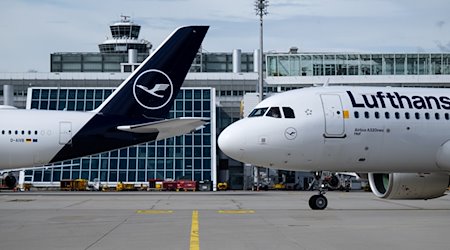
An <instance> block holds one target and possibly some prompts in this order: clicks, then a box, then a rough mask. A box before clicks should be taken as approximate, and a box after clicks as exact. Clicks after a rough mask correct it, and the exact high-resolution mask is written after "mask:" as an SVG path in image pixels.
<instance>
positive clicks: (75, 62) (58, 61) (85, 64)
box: [50, 53, 149, 72]
mask: <svg viewBox="0 0 450 250" xmlns="http://www.w3.org/2000/svg"><path fill="white" fill-rule="evenodd" d="M148 55H149V54H148V53H138V54H137V62H138V63H141V62H143V61H144V60H145V58H147V56H148ZM127 62H128V54H127V53H108V54H105V53H103V54H102V53H53V54H50V72H120V64H121V63H127Z"/></svg>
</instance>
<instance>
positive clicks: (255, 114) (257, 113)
mask: <svg viewBox="0 0 450 250" xmlns="http://www.w3.org/2000/svg"><path fill="white" fill-rule="evenodd" d="M266 110H267V108H258V109H254V110H253V111H252V112H251V113H250V115H248V117H258V116H263V115H264V113H266Z"/></svg>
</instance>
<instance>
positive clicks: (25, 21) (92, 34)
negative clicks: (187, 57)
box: [0, 0, 450, 72]
mask: <svg viewBox="0 0 450 250" xmlns="http://www.w3.org/2000/svg"><path fill="white" fill-rule="evenodd" d="M253 4H254V0H221V1H218V0H129V1H127V0H96V1H92V0H0V30H1V33H0V34H1V36H0V45H1V46H0V56H1V59H0V72H27V71H29V70H37V71H39V72H49V70H50V53H52V52H97V51H98V46H97V45H98V43H101V42H102V41H104V40H105V38H106V36H110V32H109V25H110V24H111V23H113V22H114V21H118V20H119V19H120V17H119V16H120V15H121V14H124V15H130V16H132V20H133V21H134V22H136V23H139V24H141V25H142V28H141V34H140V38H144V39H147V40H149V41H150V42H151V43H153V45H154V47H155V48H156V47H157V46H158V45H159V43H160V42H162V41H163V40H164V39H165V37H166V36H167V35H169V34H170V33H171V32H172V31H173V30H174V29H175V28H176V27H178V26H182V25H191V24H203V25H210V26H211V28H210V31H209V32H208V34H207V36H206V39H205V41H204V43H203V48H204V49H205V50H207V51H209V52H231V51H232V50H233V49H235V48H240V49H242V50H243V51H244V52H247V51H248V52H251V51H253V50H254V49H255V48H257V47H258V46H259V42H258V41H259V40H258V37H259V23H258V17H257V16H256V15H255V11H254V7H253ZM268 11H269V15H268V16H266V17H265V23H264V24H265V33H264V40H265V45H264V50H265V51H279V52H282V51H287V50H288V49H289V48H290V47H292V46H296V47H298V48H299V50H300V51H305V52H320V51H323V52H386V53H387V52H402V53H404V52H442V51H445V52H449V51H450V15H449V11H450V1H449V0H427V1H424V0H270V1H269V8H268Z"/></svg>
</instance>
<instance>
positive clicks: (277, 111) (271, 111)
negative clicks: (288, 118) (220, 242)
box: [266, 107, 281, 118]
mask: <svg viewBox="0 0 450 250" xmlns="http://www.w3.org/2000/svg"><path fill="white" fill-rule="evenodd" d="M266 116H269V117H274V118H281V113H280V108H278V107H271V108H270V109H269V111H268V112H267V114H266Z"/></svg>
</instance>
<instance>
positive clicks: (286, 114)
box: [283, 107, 295, 118]
mask: <svg viewBox="0 0 450 250" xmlns="http://www.w3.org/2000/svg"><path fill="white" fill-rule="evenodd" d="M283 113H284V118H295V114H294V110H293V109H291V108H289V107H283Z"/></svg>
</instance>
